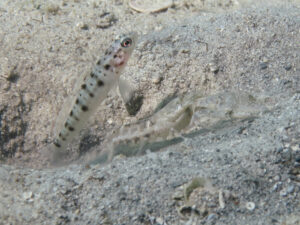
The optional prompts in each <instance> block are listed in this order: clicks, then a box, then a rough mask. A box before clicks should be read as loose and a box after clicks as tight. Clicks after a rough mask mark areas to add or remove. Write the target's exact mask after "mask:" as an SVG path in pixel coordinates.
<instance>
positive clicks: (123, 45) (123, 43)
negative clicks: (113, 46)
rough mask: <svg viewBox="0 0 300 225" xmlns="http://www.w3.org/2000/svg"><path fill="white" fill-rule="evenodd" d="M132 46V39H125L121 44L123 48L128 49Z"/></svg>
mask: <svg viewBox="0 0 300 225" xmlns="http://www.w3.org/2000/svg"><path fill="white" fill-rule="evenodd" d="M131 44H132V40H131V39H130V38H125V39H124V40H123V41H122V42H121V46H122V47H123V48H128V47H130V46H131Z"/></svg>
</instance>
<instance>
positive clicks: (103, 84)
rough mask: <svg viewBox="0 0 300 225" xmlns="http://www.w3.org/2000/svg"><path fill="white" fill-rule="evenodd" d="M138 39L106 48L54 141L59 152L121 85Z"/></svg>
mask: <svg viewBox="0 0 300 225" xmlns="http://www.w3.org/2000/svg"><path fill="white" fill-rule="evenodd" d="M136 41H137V34H136V33H130V34H126V35H121V36H119V37H117V39H116V40H115V41H114V42H113V44H112V45H111V46H110V47H109V48H108V49H107V50H106V51H105V55H104V57H103V58H101V59H100V60H98V61H97V63H96V65H95V66H94V67H93V69H92V71H91V72H90V74H89V75H88V76H87V77H86V78H85V80H84V82H83V83H82V85H81V87H80V90H79V93H78V94H77V96H76V100H75V101H74V103H73V106H72V108H71V110H70V111H69V115H68V117H67V119H66V120H65V123H64V125H63V127H62V129H61V131H60V132H59V134H58V136H57V137H56V139H55V140H54V142H53V144H54V149H55V154H58V153H63V152H64V150H65V148H66V147H67V145H68V143H70V141H72V139H73V138H74V137H75V136H76V135H78V133H79V132H80V130H81V129H82V128H83V127H84V125H85V124H86V123H87V120H88V119H89V118H90V117H91V116H92V115H93V114H94V112H95V111H96V109H97V108H98V106H99V105H100V103H101V102H102V101H103V100H104V99H105V98H106V97H107V94H108V92H109V91H110V90H111V89H112V87H114V86H115V85H116V84H118V82H119V77H120V74H121V72H122V71H123V69H124V67H125V65H126V63H127V61H128V60H129V58H130V56H131V54H132V51H133V49H134V47H135V45H136Z"/></svg>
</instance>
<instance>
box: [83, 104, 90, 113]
mask: <svg viewBox="0 0 300 225" xmlns="http://www.w3.org/2000/svg"><path fill="white" fill-rule="evenodd" d="M81 109H82V111H84V112H86V111H88V110H89V109H88V107H87V106H86V105H83V106H81Z"/></svg>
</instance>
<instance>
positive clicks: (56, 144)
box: [53, 141, 61, 148]
mask: <svg viewBox="0 0 300 225" xmlns="http://www.w3.org/2000/svg"><path fill="white" fill-rule="evenodd" d="M53 144H54V145H55V146H56V147H58V148H60V147H61V145H60V144H59V143H58V142H56V141H55V142H54V143H53Z"/></svg>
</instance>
